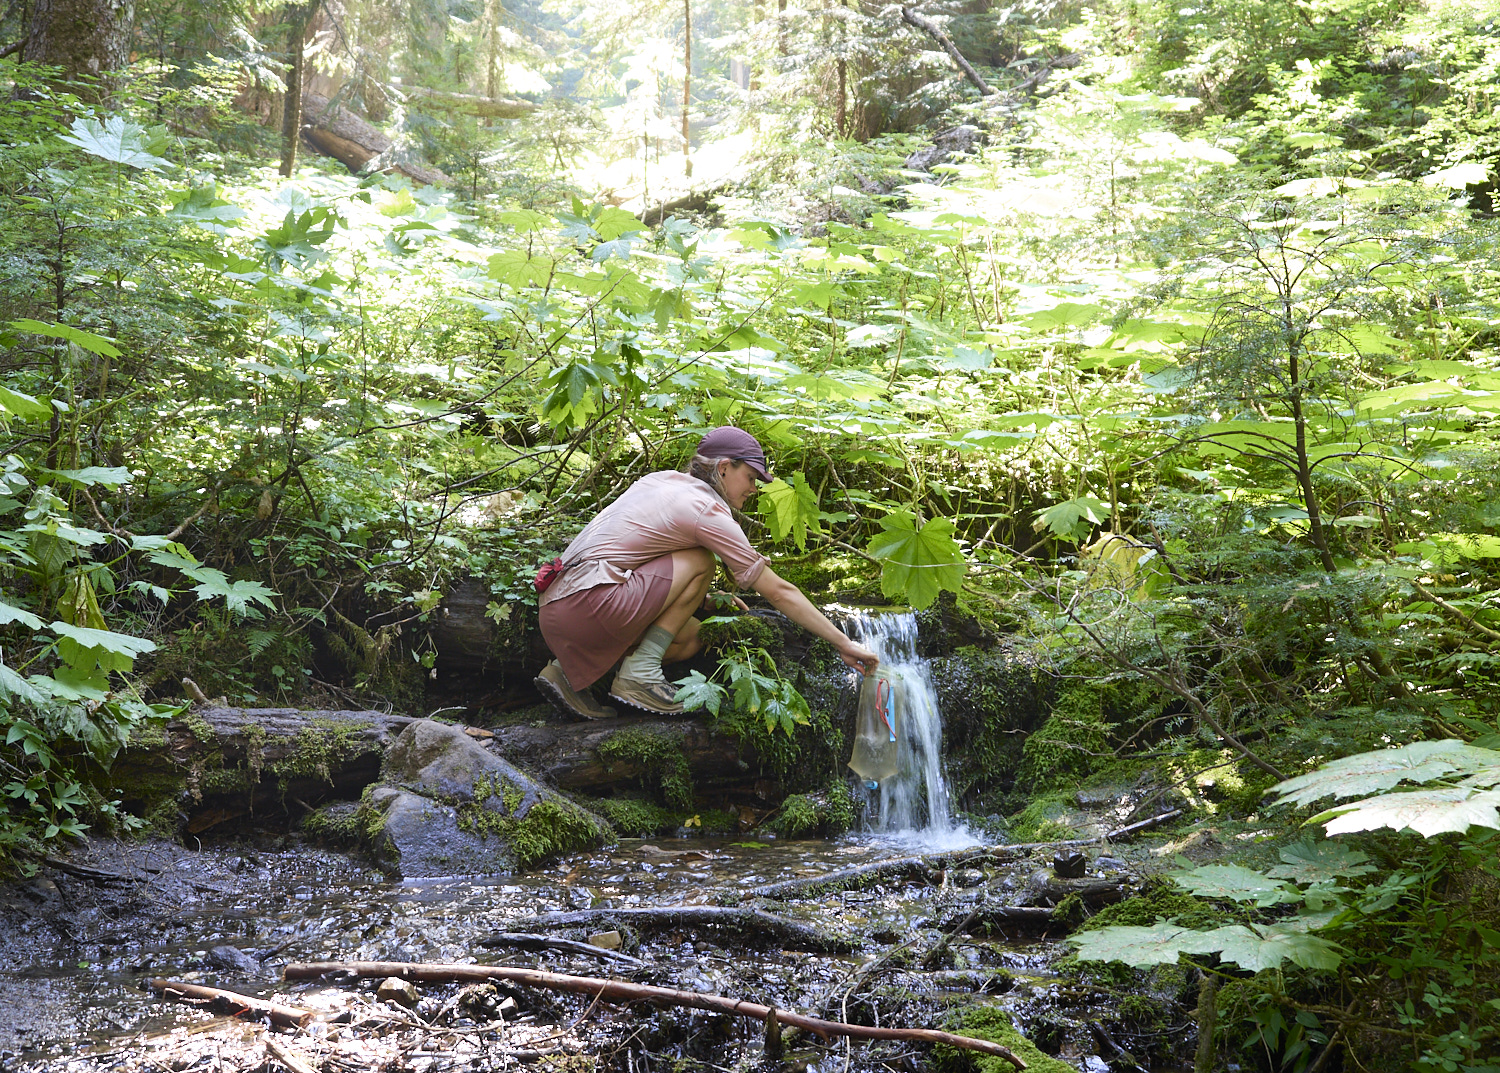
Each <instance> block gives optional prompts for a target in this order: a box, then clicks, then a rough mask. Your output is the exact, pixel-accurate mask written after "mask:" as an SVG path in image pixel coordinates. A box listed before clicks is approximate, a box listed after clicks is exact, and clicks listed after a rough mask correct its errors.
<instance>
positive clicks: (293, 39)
mask: <svg viewBox="0 0 1500 1073" xmlns="http://www.w3.org/2000/svg"><path fill="white" fill-rule="evenodd" d="M317 10H318V5H317V3H316V0H314V2H313V3H310V4H306V5H304V6H301V7H294V8H291V9H290V10H289V11H288V12H287V18H288V19H289V20H290V21H291V25H290V26H289V27H288V28H287V32H286V49H287V54H288V58H289V59H290V61H291V69H290V70H288V71H287V76H286V102H285V104H284V105H283V106H282V112H281V175H282V177H283V178H287V179H290V178H291V177H292V172H293V171H294V170H295V169H296V167H297V142H298V141H299V140H300V139H301V136H302V84H303V74H304V72H305V69H306V67H307V28H308V25H309V24H310V23H311V22H312V18H313V15H314V14H316V13H317Z"/></svg>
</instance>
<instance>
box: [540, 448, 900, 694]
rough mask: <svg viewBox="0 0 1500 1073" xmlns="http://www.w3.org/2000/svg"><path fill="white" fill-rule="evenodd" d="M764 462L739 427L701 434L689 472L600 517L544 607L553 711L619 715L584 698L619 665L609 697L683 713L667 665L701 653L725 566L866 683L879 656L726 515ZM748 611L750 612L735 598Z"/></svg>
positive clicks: (673, 474)
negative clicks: (703, 619) (701, 613)
mask: <svg viewBox="0 0 1500 1073" xmlns="http://www.w3.org/2000/svg"><path fill="white" fill-rule="evenodd" d="M770 479H771V474H770V472H769V471H768V470H767V469H766V454H765V451H763V450H762V449H761V446H760V443H759V442H757V441H756V439H755V437H754V436H752V435H750V434H749V433H748V432H745V431H743V430H741V429H737V428H732V427H727V426H726V427H724V428H716V429H714V430H713V431H712V432H710V433H709V434H708V435H706V436H704V437H703V440H702V442H700V443H699V444H698V451H697V454H695V455H694V456H693V460H692V463H691V464H690V465H689V467H688V471H687V472H686V473H680V472H678V471H676V470H665V471H663V472H660V473H651V474H648V475H647V476H645V477H642V478H641V479H640V480H638V481H636V482H635V483H634V484H632V485H631V486H630V487H629V488H628V489H626V490H625V494H624V495H622V496H621V497H620V498H619V499H617V500H615V501H614V502H613V503H611V504H610V505H609V506H608V507H606V508H604V510H603V511H601V512H600V513H599V515H598V517H596V518H595V519H594V520H593V521H591V522H589V524H588V525H587V526H586V527H585V528H584V530H583V532H581V533H579V534H578V536H576V537H574V538H573V542H572V543H571V544H569V545H568V549H567V551H565V552H563V555H562V570H561V572H560V573H559V574H557V576H556V577H555V579H554V580H553V582H552V584H551V585H550V586H548V588H547V590H546V591H545V592H544V593H543V594H542V598H541V627H542V636H543V637H544V638H546V640H547V645H548V647H549V648H551V649H552V654H553V655H554V656H556V657H557V658H556V659H554V660H553V661H552V662H551V663H549V664H547V666H546V667H545V668H543V670H542V673H541V674H540V675H539V676H538V677H537V679H536V685H537V688H538V689H539V690H540V691H541V692H542V694H543V695H544V696H545V697H546V698H547V699H548V700H550V701H551V702H552V703H553V704H555V705H556V706H557V707H559V708H561V709H562V710H563V711H565V712H569V713H571V714H573V715H576V716H581V717H583V718H585V719H603V718H607V717H610V716H613V715H614V714H615V711H614V709H613V708H609V707H606V706H604V705H601V704H600V703H599V702H598V701H596V700H595V699H594V698H593V697H592V696H591V695H590V694H589V693H588V688H589V686H591V685H593V684H594V683H595V682H596V681H598V680H599V679H600V678H601V677H602V676H603V675H604V673H605V672H606V671H608V670H609V668H610V667H612V666H614V664H615V662H616V661H617V660H620V658H621V657H622V656H624V661H623V662H621V663H620V669H619V671H618V672H616V674H615V678H614V683H613V685H611V686H610V689H609V695H610V699H612V700H616V701H619V702H620V703H622V704H627V705H630V706H631V707H633V708H639V709H642V710H644V711H648V712H653V713H656V714H660V715H675V714H677V713H678V712H681V711H682V705H681V704H679V703H678V702H677V701H676V700H675V699H674V697H675V696H676V694H677V687H676V686H674V685H673V684H672V683H670V682H669V681H667V676H666V675H665V674H664V673H663V671H662V664H663V663H673V662H676V661H677V660H681V659H686V658H688V657H689V656H691V655H693V654H694V653H696V652H698V651H699V650H700V649H701V648H702V645H701V643H700V642H699V640H698V626H699V622H698V619H697V618H695V617H694V616H695V615H696V614H697V612H698V610H699V609H700V608H701V607H702V606H703V601H704V598H705V597H706V596H707V595H708V589H709V585H710V584H711V583H712V581H713V578H714V574H715V572H716V570H717V567H716V564H715V562H714V558H715V556H717V557H718V558H719V559H720V560H722V561H723V563H724V565H725V566H727V567H728V568H729V572H730V573H731V574H732V575H733V576H734V581H735V584H736V585H738V586H739V587H740V588H751V589H754V590H755V591H756V592H758V593H760V594H761V595H762V596H764V597H765V598H766V599H767V600H769V601H770V602H771V605H772V606H773V607H775V608H776V609H777V610H778V611H780V612H781V613H782V614H784V615H786V617H787V618H789V619H791V620H792V621H793V622H795V623H796V624H797V625H799V626H801V627H802V628H803V629H805V630H808V631H809V632H811V633H813V634H814V635H816V636H818V637H821V638H823V639H824V640H826V641H828V642H830V643H831V644H832V645H833V647H834V649H835V650H837V652H838V654H839V657H840V658H841V659H843V661H844V662H845V663H847V664H848V665H849V666H851V667H854V668H857V669H858V670H860V671H862V672H864V673H865V674H870V673H871V672H872V671H874V669H875V665H876V663H877V662H878V660H877V658H876V656H875V653H873V652H871V651H869V650H868V649H865V648H862V647H861V646H860V645H858V644H856V643H855V642H854V641H852V640H850V639H849V638H848V636H846V635H845V634H844V632H843V631H842V630H840V629H839V628H838V627H837V626H835V625H834V624H833V623H832V622H830V621H828V618H827V616H825V615H824V614H823V613H822V612H821V611H819V610H818V609H817V608H816V607H814V606H813V605H812V602H811V601H809V600H808V598H807V597H806V596H804V595H803V594H802V590H800V589H798V588H797V586H795V585H793V584H792V583H791V582H789V581H785V580H783V579H782V578H780V577H778V576H777V575H776V572H775V571H773V570H772V569H771V568H770V566H769V565H768V564H767V561H766V557H765V556H764V555H761V554H760V553H759V552H757V551H756V550H755V549H754V548H752V547H751V546H750V542H749V540H747V539H746V537H745V534H744V532H743V531H742V530H741V529H740V527H739V524H738V523H737V522H736V521H735V520H734V515H733V514H732V513H731V512H730V508H731V507H732V508H734V510H742V509H743V508H744V505H745V501H746V500H747V499H749V498H750V496H752V495H754V494H755V492H756V491H757V490H758V487H759V482H761V481H769V480H770ZM735 602H736V603H737V604H738V605H739V607H740V608H741V609H744V608H745V604H744V602H743V601H742V600H740V599H739V598H738V597H736V598H735Z"/></svg>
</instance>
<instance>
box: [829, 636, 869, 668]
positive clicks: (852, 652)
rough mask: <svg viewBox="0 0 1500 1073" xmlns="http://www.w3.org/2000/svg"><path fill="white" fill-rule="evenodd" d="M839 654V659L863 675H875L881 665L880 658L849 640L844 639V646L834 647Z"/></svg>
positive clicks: (835, 645) (836, 645)
mask: <svg viewBox="0 0 1500 1073" xmlns="http://www.w3.org/2000/svg"><path fill="white" fill-rule="evenodd" d="M833 647H834V648H835V649H836V650H837V651H838V654H839V659H841V660H843V661H844V662H845V663H847V664H848V665H849V666H851V667H853V668H854V669H855V670H856V671H859V672H860V673H861V674H874V673H875V668H876V667H878V666H879V665H880V657H879V656H877V655H876V654H875V653H874V652H871V651H870V650H869V649H868V648H862V647H861V646H859V645H857V644H855V643H854V642H853V641H851V640H849V638H847V637H845V638H844V643H843V644H837V643H836V644H834V646H833Z"/></svg>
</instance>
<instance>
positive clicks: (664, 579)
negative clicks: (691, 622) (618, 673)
mask: <svg viewBox="0 0 1500 1073" xmlns="http://www.w3.org/2000/svg"><path fill="white" fill-rule="evenodd" d="M671 588H672V556H671V555H663V556H660V557H659V558H656V559H652V560H651V561H650V562H648V563H643V564H642V565H640V566H638V567H636V568H635V570H634V571H632V573H631V575H630V577H629V578H627V579H626V580H625V581H623V582H622V583H620V584H618V585H595V586H594V587H593V588H591V589H581V590H579V591H578V592H575V593H573V594H572V595H570V596H564V597H563V598H562V599H561V600H554V601H552V602H551V603H550V604H544V605H543V606H542V610H541V615H540V621H541V627H542V636H543V637H544V638H546V640H547V647H548V648H550V649H552V654H553V655H554V656H556V657H557V662H558V663H560V664H561V665H562V669H563V674H565V675H567V677H568V684H569V685H571V686H572V687H573V688H574V689H575V690H578V689H587V688H588V687H589V686H591V685H593V684H594V683H595V682H597V681H598V680H599V679H600V678H602V677H603V676H604V672H605V671H607V670H609V669H610V668H611V667H613V666H614V665H615V664H616V663H618V662H619V660H620V658H621V657H622V656H624V655H625V652H626V650H627V649H629V648H630V647H631V646H633V645H634V644H635V643H636V642H637V641H639V640H640V639H641V635H642V634H644V633H645V632H646V630H647V628H648V627H649V626H650V625H651V623H653V622H655V621H656V619H657V617H658V616H659V615H660V614H661V611H662V608H664V607H665V606H666V605H667V593H668V592H669V591H670V590H671Z"/></svg>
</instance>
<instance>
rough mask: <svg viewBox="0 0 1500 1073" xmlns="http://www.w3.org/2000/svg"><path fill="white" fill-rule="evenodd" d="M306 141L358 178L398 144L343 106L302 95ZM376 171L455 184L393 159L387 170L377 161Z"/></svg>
mask: <svg viewBox="0 0 1500 1073" xmlns="http://www.w3.org/2000/svg"><path fill="white" fill-rule="evenodd" d="M302 138H303V140H304V141H306V142H307V143H308V144H309V145H311V146H312V147H313V148H314V149H316V150H317V151H318V152H320V153H323V154H325V155H327V156H331V157H333V158H334V159H335V160H337V161H338V162H339V163H341V164H343V165H344V167H346V168H348V169H349V170H350V171H351V172H354V173H355V174H359V173H360V172H361V171H363V170H364V169H365V167H366V166H367V165H369V164H370V162H371V161H375V160H376V158H377V157H381V156H385V155H386V154H390V153H391V151H392V150H393V149H394V148H395V144H396V143H395V142H393V141H392V140H391V138H390V136H389V135H386V134H384V133H382V132H381V131H379V130H377V129H376V128H375V127H373V126H371V125H370V124H369V123H368V122H366V121H365V120H364V119H363V118H361V117H360V116H357V115H355V114H354V113H353V112H351V111H349V109H347V108H345V107H344V106H343V105H341V104H334V103H333V102H331V101H330V100H329V99H328V98H327V97H323V96H320V95H319V94H316V93H304V94H303V95H302ZM376 167H377V168H378V169H379V170H382V171H396V172H400V173H401V174H402V175H405V176H406V177H407V178H408V179H410V180H411V181H412V182H414V183H421V184H423V185H424V186H443V185H450V184H451V183H452V182H453V180H452V179H450V178H449V177H448V176H447V175H444V174H443V173H442V172H441V171H438V170H437V169H436V168H433V167H430V166H426V165H423V164H421V163H419V162H418V161H415V160H410V159H404V158H403V159H395V158H394V157H393V158H392V159H391V160H390V161H389V163H388V164H387V165H386V166H384V167H381V166H380V162H379V161H376Z"/></svg>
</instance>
